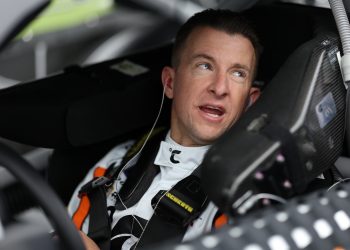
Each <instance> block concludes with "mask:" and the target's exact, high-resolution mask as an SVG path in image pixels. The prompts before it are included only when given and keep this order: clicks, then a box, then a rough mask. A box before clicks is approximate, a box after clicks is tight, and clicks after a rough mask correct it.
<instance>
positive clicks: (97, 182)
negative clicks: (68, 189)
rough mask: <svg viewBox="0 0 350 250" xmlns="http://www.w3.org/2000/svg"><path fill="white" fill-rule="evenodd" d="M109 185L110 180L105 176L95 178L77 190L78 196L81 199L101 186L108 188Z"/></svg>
mask: <svg viewBox="0 0 350 250" xmlns="http://www.w3.org/2000/svg"><path fill="white" fill-rule="evenodd" d="M111 183H112V181H111V179H109V178H107V177H106V176H100V177H97V178H95V179H93V180H91V181H89V182H88V183H86V184H85V185H84V186H82V187H81V188H80V190H79V194H78V196H79V197H82V196H83V195H86V194H88V193H90V192H91V190H93V189H95V188H98V187H101V186H110V185H111Z"/></svg>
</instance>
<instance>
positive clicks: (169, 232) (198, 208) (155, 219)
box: [137, 166, 208, 247]
mask: <svg viewBox="0 0 350 250" xmlns="http://www.w3.org/2000/svg"><path fill="white" fill-rule="evenodd" d="M207 205H208V199H207V195H206V194H205V193H204V191H203V190H202V188H201V183H200V166H198V167H197V168H196V170H195V171H193V172H192V174H191V175H190V176H188V177H186V178H185V179H183V180H181V181H180V182H178V183H177V184H176V185H175V186H174V187H173V188H172V189H171V190H169V191H160V192H159V193H158V194H157V195H156V196H155V197H154V198H153V199H152V207H153V209H154V214H153V216H152V218H151V219H150V221H149V222H148V224H147V228H146V229H145V231H144V232H143V234H142V235H141V239H140V241H139V243H138V245H137V246H138V247H144V246H148V245H151V244H154V243H157V242H160V241H164V240H166V239H175V240H178V241H181V240H182V238H183V236H184V235H185V233H186V231H187V228H188V226H189V225H190V224H191V223H192V222H193V221H194V220H195V219H197V218H198V217H199V215H200V214H201V213H202V212H203V210H204V209H205V208H206V207H207Z"/></svg>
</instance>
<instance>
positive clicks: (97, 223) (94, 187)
mask: <svg viewBox="0 0 350 250" xmlns="http://www.w3.org/2000/svg"><path fill="white" fill-rule="evenodd" d="M161 132H162V133H161ZM147 135H148V134H146V135H144V136H143V137H142V138H141V139H140V140H138V141H137V142H136V143H135V144H134V145H133V146H132V147H131V148H130V149H129V151H128V152H127V153H126V155H125V157H124V158H123V160H122V163H121V164H120V165H119V166H116V167H115V165H114V164H112V165H111V166H109V167H108V169H107V171H106V173H105V176H102V177H99V178H97V179H94V180H92V181H90V182H88V183H86V184H85V185H84V186H83V187H82V188H81V189H80V191H79V194H80V195H81V194H82V193H85V194H87V195H88V197H89V201H90V210H89V218H90V219H89V233H88V236H89V237H90V238H91V239H93V240H94V241H95V243H96V244H97V245H98V246H99V247H100V249H101V250H109V249H110V246H111V242H110V240H111V221H110V218H109V214H108V211H107V198H106V189H107V188H108V187H109V186H110V185H112V184H113V182H114V181H115V180H116V179H117V178H118V175H119V173H120V171H121V170H122V168H123V166H124V165H125V164H126V163H127V162H128V161H129V160H131V159H132V158H133V157H134V155H136V153H137V152H138V151H139V150H140V149H141V147H142V145H143V143H144V141H145V139H146V137H147ZM164 137H165V133H164V128H157V129H156V130H154V131H153V133H152V135H151V136H150V139H149V141H148V142H147V144H146V146H145V148H144V151H143V154H141V157H140V159H139V160H138V162H137V163H136V164H135V166H134V167H132V168H131V169H135V170H138V171H134V173H135V175H134V176H130V177H131V178H130V179H129V178H128V180H129V181H127V182H126V183H128V185H126V183H125V185H126V187H125V188H124V186H123V188H122V189H121V191H122V190H124V191H123V192H120V196H121V197H122V200H123V204H124V205H125V204H126V205H128V206H132V205H133V203H136V202H137V201H138V200H139V199H140V198H141V197H142V194H143V192H144V191H146V190H147V189H148V187H149V186H150V184H151V181H152V180H153V178H154V177H155V176H156V175H157V174H158V172H159V167H156V168H155V167H154V166H153V164H151V165H150V164H148V162H149V161H150V160H152V159H151V157H154V154H156V153H157V152H158V148H159V143H160V141H161V140H162V139H164ZM153 159H154V158H153ZM145 166H147V168H145ZM150 166H151V167H150ZM140 173H141V176H138V175H139V174H140ZM133 185H134V186H133ZM135 193H137V195H135V196H134V194H135ZM130 197H131V198H132V200H131V202H130V201H129V200H130V199H129V198H130ZM123 198H124V199H125V200H124V199H123ZM123 209H124V207H123Z"/></svg>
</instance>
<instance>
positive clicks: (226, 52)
mask: <svg viewBox="0 0 350 250" xmlns="http://www.w3.org/2000/svg"><path fill="white" fill-rule="evenodd" d="M196 53H205V54H209V55H211V56H217V57H220V58H226V59H228V60H230V59H231V60H243V61H244V63H247V64H249V65H250V64H251V63H252V64H253V65H254V64H255V50H254V47H253V45H252V43H251V41H250V40H249V39H248V38H246V37H244V36H243V35H241V34H238V33H237V34H228V33H227V32H225V31H221V30H217V29H214V28H211V27H198V28H196V29H194V30H193V31H192V32H191V33H190V35H189V36H188V37H187V39H186V42H185V44H184V46H183V49H182V54H183V56H185V57H186V56H191V55H193V54H196Z"/></svg>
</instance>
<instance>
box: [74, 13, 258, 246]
mask: <svg viewBox="0 0 350 250" xmlns="http://www.w3.org/2000/svg"><path fill="white" fill-rule="evenodd" d="M258 56H259V44H258V40H257V38H256V35H255V33H254V32H253V30H252V28H251V27H250V26H249V25H248V23H247V21H246V20H245V19H243V18H242V17H241V16H239V15H238V14H235V13H232V12H230V11H226V10H206V11H203V12H200V13H198V14H196V15H194V16H193V17H191V18H190V19H189V20H188V21H187V22H186V23H185V24H184V25H183V26H182V27H181V28H180V30H179V32H178V34H177V36H176V39H175V44H174V48H173V55H172V67H164V69H163V71H162V83H163V86H164V91H165V94H166V96H167V97H168V98H170V99H172V107H171V121H170V131H169V132H168V134H167V135H166V137H165V139H164V141H162V142H161V143H160V147H159V150H158V151H157V154H156V157H155V158H154V160H152V161H153V162H154V165H156V166H159V168H160V170H159V173H158V174H156V175H155V177H154V178H153V179H152V182H151V183H150V185H149V187H147V190H146V191H145V192H144V194H143V195H142V197H140V199H139V200H137V202H136V203H134V204H132V205H131V206H128V205H127V204H126V201H125V200H123V199H122V198H121V197H120V195H119V191H120V190H122V189H121V187H122V186H123V184H124V185H127V184H128V183H129V182H131V181H132V180H131V179H132V178H131V177H130V176H132V174H130V172H132V165H134V164H135V162H136V160H135V159H132V160H131V161H128V162H127V163H123V164H124V165H125V166H124V165H123V164H122V163H121V162H122V159H123V157H124V155H125V154H127V152H128V150H129V149H130V147H132V145H133V144H134V143H135V141H128V142H126V143H124V144H121V145H118V146H116V147H115V148H114V149H112V150H111V151H110V152H109V153H108V154H107V155H106V156H105V157H104V158H103V159H102V160H101V161H100V162H98V163H97V164H96V166H95V167H94V168H93V169H92V170H91V171H90V172H89V173H88V175H87V176H86V178H85V179H84V181H83V183H82V184H80V186H79V187H78V188H77V190H76V191H75V193H74V195H73V198H72V200H71V202H70V204H69V212H70V213H71V214H72V216H73V221H74V222H75V224H76V225H77V227H78V228H79V229H80V230H82V231H83V232H85V233H88V232H89V227H90V226H91V224H89V220H90V218H89V216H88V214H87V213H88V211H89V205H90V203H89V201H85V203H86V204H88V206H86V207H85V208H84V204H83V203H84V199H83V198H82V199H79V197H78V192H79V190H80V188H81V187H82V186H83V184H85V183H88V182H89V181H90V180H91V179H93V178H94V177H96V176H99V174H98V172H101V171H102V172H103V173H104V172H105V169H106V168H108V167H109V166H111V167H109V169H111V168H112V169H113V168H115V167H116V166H120V165H123V166H122V167H121V168H122V170H121V171H120V174H119V175H118V178H116V179H115V181H114V182H113V183H112V184H111V185H109V186H108V189H107V190H106V193H107V197H106V199H107V207H108V208H109V216H110V219H111V225H110V227H111V229H112V232H111V237H110V238H111V249H121V248H123V249H134V248H136V247H137V246H138V244H139V241H140V239H141V240H143V239H142V237H143V236H144V233H145V232H146V231H147V229H148V228H147V227H148V226H149V225H148V223H149V221H150V219H151V218H152V216H153V214H154V209H156V208H158V207H157V206H158V204H159V202H161V199H162V198H163V197H164V196H165V195H166V194H167V192H169V190H171V189H172V188H174V186H176V184H177V183H178V182H180V181H181V180H184V179H185V178H187V177H188V176H189V175H191V173H192V172H193V171H194V170H195V169H196V168H197V167H198V166H199V164H200V163H201V161H202V159H203V157H204V155H205V153H206V151H207V150H208V149H209V145H211V144H212V143H213V142H215V140H216V139H217V138H218V137H220V136H221V135H222V134H223V133H224V132H225V131H227V130H228V129H229V128H230V127H231V126H232V125H233V124H234V123H235V122H236V121H237V120H238V119H239V117H240V116H241V115H242V113H243V112H244V111H245V110H246V109H247V107H248V106H249V105H250V104H252V103H254V102H255V101H256V100H257V98H258V97H259V94H260V92H259V90H258V89H257V88H254V87H252V82H253V79H254V77H255V74H256V68H257V62H258ZM158 144H159V143H158ZM141 157H142V156H141ZM130 169H131V170H130ZM100 175H101V174H100ZM128 177H130V179H128ZM161 191H163V193H162V196H161V197H160V199H158V201H157V203H156V204H153V207H152V205H151V202H152V199H154V197H155V196H156V195H157V194H159V192H161ZM174 199H175V201H177V202H178V199H177V198H176V197H175V198H174ZM91 202H93V201H91ZM178 203H179V204H180V203H181V204H180V205H182V206H183V207H184V206H187V205H186V203H183V202H182V201H180V202H178ZM117 204H118V206H117ZM217 210H218V209H217V208H216V207H215V205H213V204H212V203H209V204H208V205H207V206H206V207H205V208H204V211H201V215H200V216H199V218H196V220H194V221H192V222H191V223H190V225H188V226H187V227H186V233H185V234H184V236H182V238H183V240H188V239H191V238H194V237H196V236H198V235H200V234H202V233H204V232H207V231H209V230H210V229H211V228H212V224H213V220H214V218H215V216H216V215H217ZM81 211H85V215H82V214H83V213H81ZM89 225H90V226H89ZM164 230H167V228H165V227H164ZM82 237H83V239H84V241H85V243H86V245H87V248H88V249H98V247H97V246H96V245H95V243H94V242H93V241H92V240H91V239H90V238H89V237H87V236H86V235H85V234H83V233H82ZM108 248H109V247H108Z"/></svg>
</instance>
